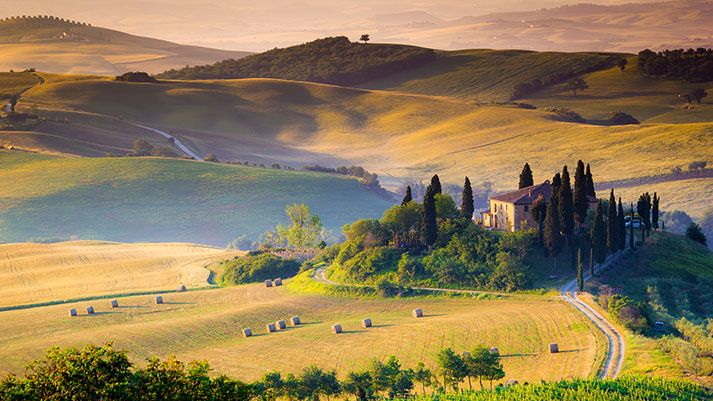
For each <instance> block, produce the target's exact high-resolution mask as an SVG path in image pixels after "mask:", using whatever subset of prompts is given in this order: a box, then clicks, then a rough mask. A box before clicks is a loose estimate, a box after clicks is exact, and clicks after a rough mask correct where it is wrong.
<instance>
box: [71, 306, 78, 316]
mask: <svg viewBox="0 0 713 401" xmlns="http://www.w3.org/2000/svg"><path fill="white" fill-rule="evenodd" d="M69 316H70V317H72V316H77V310H76V309H74V308H72V309H70V310H69Z"/></svg>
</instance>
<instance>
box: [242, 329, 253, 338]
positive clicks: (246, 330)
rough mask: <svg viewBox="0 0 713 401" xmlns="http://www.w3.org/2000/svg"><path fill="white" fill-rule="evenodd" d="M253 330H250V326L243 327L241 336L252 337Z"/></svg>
mask: <svg viewBox="0 0 713 401" xmlns="http://www.w3.org/2000/svg"><path fill="white" fill-rule="evenodd" d="M252 335H253V331H252V330H250V328H246V329H243V337H245V338H248V337H252Z"/></svg>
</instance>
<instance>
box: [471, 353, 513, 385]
mask: <svg viewBox="0 0 713 401" xmlns="http://www.w3.org/2000/svg"><path fill="white" fill-rule="evenodd" d="M470 353H471V357H470V358H468V359H467V365H466V369H467V370H468V371H469V374H471V375H472V376H473V377H477V378H478V381H479V382H480V389H481V390H482V389H483V379H485V380H489V381H490V388H491V389H492V388H493V380H499V379H502V378H503V377H505V372H504V371H503V365H502V363H500V354H499V353H497V352H490V350H489V349H488V348H487V347H486V346H484V345H482V344H478V345H476V346H475V348H473V350H472V351H471V352H470Z"/></svg>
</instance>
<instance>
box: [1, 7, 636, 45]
mask: <svg viewBox="0 0 713 401" xmlns="http://www.w3.org/2000/svg"><path fill="white" fill-rule="evenodd" d="M576 3H577V2H576V1H561V0H534V1H525V0H504V1H503V2H499V3H492V2H488V1H482V0H477V1H474V2H471V3H467V4H464V3H463V2H462V1H459V0H443V1H418V2H407V1H402V0H397V1H391V2H388V3H387V4H384V2H377V1H373V0H368V1H362V2H358V3H355V2H347V1H343V0H342V1H337V2H330V4H323V2H319V1H299V2H294V1H285V0H278V1H273V2H270V4H264V5H263V4H252V3H245V2H228V1H220V0H207V1H204V2H201V3H199V4H197V3H196V2H193V1H187V0H176V1H170V2H169V1H166V0H147V1H137V0H127V1H123V2H121V3H118V2H114V1H108V0H96V1H89V0H69V1H64V2H54V1H49V0H39V1H25V2H10V1H7V0H2V1H1V2H0V4H2V9H3V14H4V15H3V17H6V16H15V15H54V16H58V17H62V18H67V19H71V20H77V21H82V22H87V23H91V24H92V25H95V26H100V27H104V28H110V29H115V30H119V31H122V32H127V33H131V34H134V35H140V36H148V37H153V38H158V39H164V40H168V41H172V42H177V43H181V44H190V45H199V46H206V47H213V48H218V49H224V50H244V51H264V50H268V49H271V48H274V47H284V46H289V45H294V44H297V43H303V42H307V41H310V40H313V39H315V38H319V37H325V36H335V35H347V36H349V37H350V38H352V39H356V38H358V36H359V35H360V34H362V33H369V34H370V35H371V37H372V38H373V40H374V41H376V42H400V43H406V44H412V45H420V46H427V47H437V48H442V49H456V48H460V47H466V46H472V44H473V43H479V42H472V41H471V42H469V41H468V38H467V37H465V38H464V37H463V36H464V34H463V33H458V34H455V33H454V34H452V35H448V34H446V35H443V34H440V33H439V34H437V35H433V34H432V35H424V34H423V31H424V30H428V29H431V26H432V27H433V28H434V30H435V28H440V27H441V24H443V23H444V22H446V21H452V20H457V19H459V18H463V17H478V16H483V15H487V14H491V13H497V12H513V11H534V10H537V9H541V8H551V7H558V6H562V5H572V4H576ZM589 3H590V4H597V5H618V4H630V3H641V2H637V1H633V2H632V1H622V0H596V1H590V2H589ZM466 36H467V34H466ZM480 42H482V40H481V41H480ZM486 44H487V43H486ZM592 50H596V49H592Z"/></svg>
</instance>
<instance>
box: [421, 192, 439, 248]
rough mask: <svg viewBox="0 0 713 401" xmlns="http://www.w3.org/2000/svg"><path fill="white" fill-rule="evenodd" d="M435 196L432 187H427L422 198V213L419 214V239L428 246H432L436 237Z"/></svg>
mask: <svg viewBox="0 0 713 401" xmlns="http://www.w3.org/2000/svg"><path fill="white" fill-rule="evenodd" d="M435 196H436V194H435V192H434V190H433V187H431V186H430V185H429V186H428V188H427V189H426V195H425V196H424V197H423V212H421V238H423V242H424V243H425V244H426V245H428V246H431V245H433V244H434V243H435V242H436V238H437V237H438V225H437V224H436V200H435V198H434V197H435Z"/></svg>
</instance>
